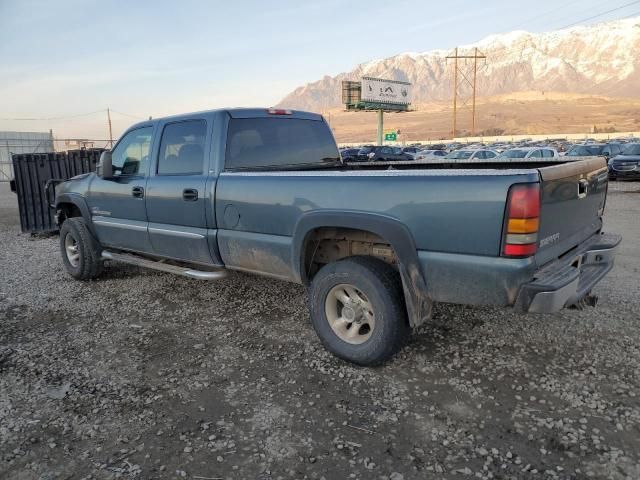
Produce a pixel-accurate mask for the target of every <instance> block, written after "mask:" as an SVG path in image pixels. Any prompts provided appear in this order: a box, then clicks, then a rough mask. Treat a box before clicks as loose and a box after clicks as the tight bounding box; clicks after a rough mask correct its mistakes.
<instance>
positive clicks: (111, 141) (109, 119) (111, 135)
mask: <svg viewBox="0 0 640 480" xmlns="http://www.w3.org/2000/svg"><path fill="white" fill-rule="evenodd" d="M107 120H108V121H109V148H113V133H112V132H111V111H110V110H109V109H108V108H107Z"/></svg>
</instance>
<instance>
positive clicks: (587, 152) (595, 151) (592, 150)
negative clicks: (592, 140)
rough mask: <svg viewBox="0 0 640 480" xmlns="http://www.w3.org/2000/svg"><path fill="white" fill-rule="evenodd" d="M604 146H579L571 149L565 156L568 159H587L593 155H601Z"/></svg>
mask: <svg viewBox="0 0 640 480" xmlns="http://www.w3.org/2000/svg"><path fill="white" fill-rule="evenodd" d="M603 148H604V145H581V146H578V147H575V148H573V149H572V150H571V151H570V152H569V153H567V156H569V157H589V156H593V155H602V149H603Z"/></svg>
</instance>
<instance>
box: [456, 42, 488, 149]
mask: <svg viewBox="0 0 640 480" xmlns="http://www.w3.org/2000/svg"><path fill="white" fill-rule="evenodd" d="M486 58H487V57H486V56H485V55H484V54H483V53H482V52H480V51H479V50H478V49H477V48H474V51H473V55H459V54H458V48H457V47H456V49H455V50H454V54H453V55H447V57H446V59H447V60H449V59H453V62H454V63H453V130H452V132H451V133H452V137H453V138H455V136H456V130H457V128H456V127H457V117H458V87H459V82H458V75H460V77H461V80H462V82H461V83H463V84H467V85H468V86H470V87H471V92H472V93H471V101H472V105H471V134H472V135H475V132H476V81H477V78H478V59H486ZM458 59H465V66H466V60H467V59H472V60H473V77H472V79H471V80H469V76H468V71H466V69H465V68H464V67H460V64H459V63H458ZM468 101H469V99H468V98H467V99H466V100H462V102H463V106H464V105H466V104H467V102H468Z"/></svg>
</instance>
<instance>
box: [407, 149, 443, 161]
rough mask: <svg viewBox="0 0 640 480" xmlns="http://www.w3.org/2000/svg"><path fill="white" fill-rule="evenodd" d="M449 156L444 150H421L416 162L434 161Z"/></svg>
mask: <svg viewBox="0 0 640 480" xmlns="http://www.w3.org/2000/svg"><path fill="white" fill-rule="evenodd" d="M446 155H447V152H445V151H444V150H420V151H419V152H418V153H416V155H415V157H414V159H415V160H433V159H439V158H443V157H445V156H446Z"/></svg>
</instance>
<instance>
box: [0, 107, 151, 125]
mask: <svg viewBox="0 0 640 480" xmlns="http://www.w3.org/2000/svg"><path fill="white" fill-rule="evenodd" d="M107 110H108V109H107V108H103V109H102V110H95V111H93V112H87V113H77V114H73V115H63V116H60V117H42V118H37V117H16V118H0V120H2V121H16V122H18V121H19V122H22V121H24V122H48V121H52V120H67V119H70V118H78V117H88V116H89V115H96V114H98V113H105V112H106V111H107ZM111 111H112V112H113V113H117V114H118V115H123V116H125V117H131V118H136V119H138V120H142V119H144V117H141V116H139V115H132V114H131V113H125V112H119V111H117V110H113V109H111Z"/></svg>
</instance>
